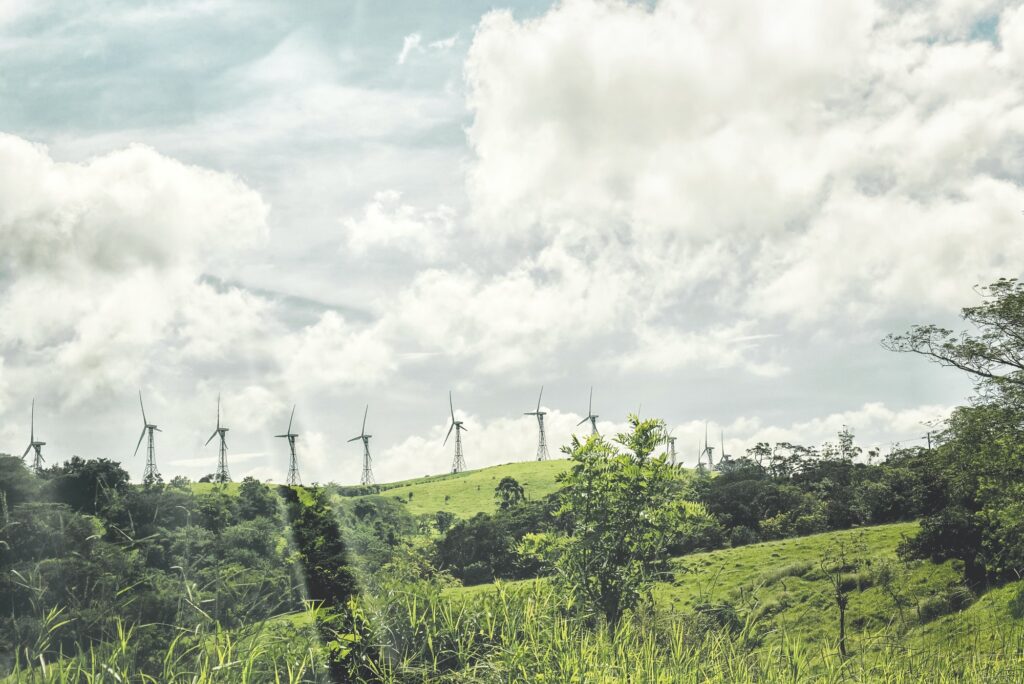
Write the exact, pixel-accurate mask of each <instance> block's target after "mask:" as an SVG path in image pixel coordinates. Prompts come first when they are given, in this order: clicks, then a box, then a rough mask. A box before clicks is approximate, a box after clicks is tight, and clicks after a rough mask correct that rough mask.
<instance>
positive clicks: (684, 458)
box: [671, 402, 953, 466]
mask: <svg viewBox="0 0 1024 684" xmlns="http://www.w3.org/2000/svg"><path fill="white" fill-rule="evenodd" d="M952 408H953V407H951V406H941V405H922V406H915V407H910V408H903V409H893V408H889V407H888V406H886V405H885V404H884V403H882V402H870V403H867V404H864V405H862V406H861V407H859V408H855V409H849V410H846V411H839V412H836V413H831V414H828V415H825V416H819V417H815V418H811V419H809V420H801V421H795V422H793V423H790V424H788V425H766V424H764V421H763V420H761V419H760V418H758V417H756V416H741V417H738V418H736V419H734V420H732V421H730V422H728V423H725V424H723V423H720V422H716V421H703V420H692V421H688V422H686V423H681V424H677V425H672V426H671V429H672V434H673V435H675V436H676V448H677V451H678V454H679V458H680V461H681V462H682V463H685V464H686V465H690V466H692V465H695V464H696V463H697V455H698V453H699V448H700V447H699V445H700V444H703V442H704V436H705V429H706V430H707V433H706V434H707V435H708V443H709V444H710V445H711V446H712V447H714V459H715V462H717V461H718V459H719V457H720V456H721V451H722V446H721V443H722V438H723V436H724V441H725V451H726V453H728V454H729V455H730V456H733V457H739V456H744V455H746V450H747V449H748V448H751V447H753V446H754V445H755V444H757V443H758V442H767V443H769V444H771V445H774V444H776V443H778V442H789V443H790V444H802V445H806V446H814V447H820V446H821V445H822V444H824V443H825V442H832V443H835V441H836V435H837V433H838V432H839V431H840V430H842V429H843V426H846V427H847V428H848V429H850V431H852V432H853V434H854V436H855V443H856V444H857V445H858V446H860V447H861V448H862V449H863V450H864V453H865V458H866V453H867V451H868V450H869V449H873V448H874V449H878V450H879V452H880V453H881V454H883V455H885V454H887V453H888V452H889V451H890V450H891V449H892V447H893V446H894V445H895V444H897V443H899V444H902V445H904V446H921V445H922V444H923V443H924V439H923V437H924V434H925V433H926V432H927V431H928V430H929V428H928V427H927V426H925V425H924V423H926V422H930V421H934V420H936V419H942V418H945V417H946V416H948V415H949V413H950V411H952Z"/></svg>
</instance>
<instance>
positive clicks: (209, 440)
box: [203, 430, 220, 446]
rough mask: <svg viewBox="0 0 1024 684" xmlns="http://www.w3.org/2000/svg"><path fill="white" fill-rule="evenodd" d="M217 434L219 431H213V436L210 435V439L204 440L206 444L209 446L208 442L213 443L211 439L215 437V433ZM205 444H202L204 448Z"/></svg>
mask: <svg viewBox="0 0 1024 684" xmlns="http://www.w3.org/2000/svg"><path fill="white" fill-rule="evenodd" d="M218 432H220V431H219V430H214V431H213V434H212V435H210V439H208V440H206V444H209V443H210V442H212V441H213V438H214V437H216V436H217V433H218ZM206 444H204V445H203V446H206Z"/></svg>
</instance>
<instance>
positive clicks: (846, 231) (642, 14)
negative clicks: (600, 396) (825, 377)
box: [466, 0, 1024, 347]
mask: <svg viewBox="0 0 1024 684" xmlns="http://www.w3.org/2000/svg"><path fill="white" fill-rule="evenodd" d="M1007 5H1008V3H996V2H959V1H958V2H946V3H940V4H912V5H909V6H903V5H886V4H882V3H875V2H869V1H868V2H865V1H863V0H843V1H841V2H832V3H824V4H823V3H817V2H793V3H787V4H785V5H782V6H771V7H768V6H766V5H760V4H757V3H750V2H745V1H743V0H727V1H726V2H717V3H712V4H707V3H705V4H700V5H697V4H694V3H691V2H687V1H686V0H662V2H659V3H657V4H656V5H655V6H654V7H648V6H646V5H644V4H640V3H626V2H618V1H616V0H576V1H575V2H566V3H562V4H559V5H557V6H556V7H555V8H554V9H552V10H551V11H549V12H548V13H546V14H545V15H543V16H541V17H539V18H536V19H529V20H524V21H518V20H516V19H515V18H513V16H512V14H511V13H510V12H507V11H499V12H492V13H491V14H488V15H487V16H486V17H485V18H484V19H483V20H482V22H481V24H480V27H479V29H478V31H477V33H476V35H475V37H474V40H473V44H472V46H471V48H470V50H469V55H468V58H467V63H466V76H467V81H468V83H469V87H470V94H469V104H470V107H471V110H472V112H473V117H474V118H473V123H472V125H471V126H470V129H469V141H470V144H471V146H472V148H473V151H474V153H475V156H476V158H475V161H474V164H473V165H472V166H471V168H470V170H469V185H468V189H469V197H470V200H471V212H470V220H469V223H470V225H475V226H479V227H481V229H482V230H485V231H486V233H487V235H488V237H489V238H491V239H504V240H505V241H509V242H512V243H521V244H531V243H533V242H536V241H538V240H540V241H544V242H547V243H552V242H553V243H555V244H562V245H564V246H565V247H566V248H567V249H569V250H586V249H613V250H618V256H619V258H620V264H621V266H622V270H623V271H625V276H624V278H625V279H628V280H630V281H632V283H633V285H632V286H631V288H630V289H631V290H632V291H643V290H648V291H654V292H657V293H658V295H659V296H658V297H657V298H654V299H653V301H651V302H650V304H649V306H648V309H647V310H646V311H645V312H644V320H643V322H644V323H648V324H649V327H648V328H646V329H647V330H648V331H650V330H651V329H653V326H654V324H655V322H656V321H657V319H658V317H659V315H661V314H664V313H667V312H668V311H670V310H671V308H674V307H676V306H679V305H683V306H685V304H686V302H687V301H692V297H693V294H694V293H693V289H692V288H693V286H694V283H695V282H700V283H702V285H703V286H704V287H705V288H707V289H712V290H714V291H715V292H716V293H717V295H716V296H719V297H721V298H722V300H723V301H722V302H721V303H723V304H726V305H730V306H732V307H734V312H735V314H736V315H737V317H743V318H750V317H755V318H756V317H758V316H761V315H763V314H768V315H781V316H784V317H786V319H795V320H796V321H797V322H798V323H799V322H810V321H812V320H816V319H817V320H821V319H828V320H831V321H832V322H833V323H834V324H837V325H843V323H842V321H843V318H844V317H845V316H847V315H848V314H850V313H855V314H856V315H857V316H859V317H863V316H869V317H874V316H878V315H882V314H885V313H888V312H893V311H899V312H908V311H911V310H915V311H916V310H918V308H919V305H920V303H921V302H922V301H924V302H925V303H926V304H927V305H928V306H929V307H930V308H934V309H939V310H942V311H952V310H955V309H956V308H957V307H958V306H959V305H960V304H961V303H962V297H960V296H953V293H954V292H956V293H962V294H967V295H969V294H970V285H972V284H973V283H974V282H978V281H979V280H982V281H983V280H985V279H988V278H992V277H995V276H996V275H1001V274H1011V275H1012V274H1015V273H1017V272H1018V271H1019V266H1014V264H1019V263H1020V262H1021V257H1022V256H1024V254H1022V251H1024V240H1021V239H1020V237H1019V226H1020V223H1019V218H1020V217H1019V211H1017V210H1018V209H1019V208H1020V207H1021V206H1024V202H1022V201H1021V200H1022V199H1024V198H1022V197H1021V193H1022V183H1024V164H1022V163H1021V161H1020V160H1021V158H1022V152H1024V101H1022V100H1021V97H1020V93H1021V92H1024V70H1022V69H1021V68H1020V62H1021V58H1020V53H1019V51H1018V48H1017V47H1016V46H1015V43H1014V41H1013V38H1014V37H1015V36H1016V35H1017V34H1018V33H1020V32H1021V31H1024V29H1021V28H1020V25H1021V24H1024V20H1021V19H1020V16H1021V8H1020V6H1019V3H1014V6H1007ZM1004 6H1005V9H1003V8H1004ZM1000 11H1002V14H1001V15H999V16H1000V19H999V27H1000V28H999V31H1000V35H1001V37H1002V39H1001V41H1000V42H999V43H994V42H990V41H989V40H987V39H986V37H985V36H984V33H983V32H982V33H980V34H979V33H977V31H976V29H977V26H978V22H979V21H982V20H985V19H986V18H992V17H995V16H997V13H998V12H1000ZM971 36H975V37H971ZM1007 38H1009V40H1007ZM1018 42H1019V41H1018ZM723 257H724V258H723ZM697 264H699V265H697ZM855 294H856V296H854V295H855ZM865 295H866V296H865ZM851 300H856V302H857V303H856V304H855V305H853V306H847V303H848V302H850V301H851ZM629 322H630V324H634V323H635V321H633V320H630V321H629ZM638 329H641V330H644V329H645V328H643V327H639V328H638ZM686 335H687V333H685V332H683V331H681V330H664V332H663V334H659V335H658V336H660V337H662V338H664V339H665V340H669V339H673V340H678V339H679V338H680V337H681V336H682V337H685V336H686ZM649 336H651V333H650V332H649ZM656 346H661V347H665V346H668V347H671V346H672V345H667V344H662V345H656Z"/></svg>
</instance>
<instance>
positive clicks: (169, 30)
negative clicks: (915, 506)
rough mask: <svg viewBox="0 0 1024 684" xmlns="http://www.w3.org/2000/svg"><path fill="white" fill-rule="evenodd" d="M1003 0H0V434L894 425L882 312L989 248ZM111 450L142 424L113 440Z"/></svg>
mask: <svg viewBox="0 0 1024 684" xmlns="http://www.w3.org/2000/svg"><path fill="white" fill-rule="evenodd" d="M1022 210H1024V6H1022V3H1021V2H1003V1H995V0H941V1H938V2H922V1H917V0H889V1H884V2H883V1H873V0H834V1H832V2H828V3H822V2H819V1H817V0H788V1H787V2H785V3H763V2H755V1H753V0H749V1H748V0H719V1H718V2H714V3H707V2H698V1H697V0H662V1H660V2H625V1H624V0H565V1H564V2H556V3H553V4H549V3H547V2H516V3H508V2H506V3H501V2H490V1H486V2H485V1H476V0H474V1H466V2H459V3H449V2H424V1H422V0H392V1H390V2H388V3H380V2H359V1H353V2H303V3H279V2H258V1H247V2H244V3H243V2H228V1H226V0H184V1H180V2H173V3H172V2H146V3H138V2H128V1H123V2H121V1H117V0H102V1H101V0H83V1H82V2H75V3H63V2H49V1H47V0H6V2H2V3H0V321H2V324H0V451H6V452H10V453H14V454H19V455H20V454H21V453H22V452H23V451H24V449H25V445H26V444H27V443H28V438H29V413H30V403H31V401H32V399H33V397H34V398H35V400H36V435H37V437H38V438H39V439H42V440H43V441H46V442H47V445H46V446H45V447H44V452H43V453H44V456H45V457H46V459H47V461H48V462H49V463H55V462H59V461H63V460H65V459H67V458H70V457H71V456H72V455H79V456H82V457H85V458H98V457H105V458H111V459H114V460H117V461H120V462H122V463H123V464H124V465H125V467H126V468H127V469H128V470H129V472H130V473H131V474H132V476H133V478H135V479H138V478H139V477H140V476H141V473H142V469H143V465H144V458H143V455H142V453H140V454H139V455H138V456H133V453H132V452H133V450H134V448H135V445H136V441H137V440H138V437H139V432H140V430H141V428H142V418H141V414H140V412H139V406H138V392H139V391H140V390H141V392H142V393H143V396H144V398H145V402H146V413H147V415H148V417H149V418H150V420H151V422H155V423H157V424H158V425H159V426H160V427H161V429H162V430H163V432H161V433H159V434H157V446H156V450H157V464H158V467H159V469H160V471H161V472H162V473H163V475H164V476H165V478H167V477H172V476H175V475H186V476H189V477H192V478H198V477H199V476H201V475H204V474H206V473H210V472H212V471H213V470H214V468H215V465H216V458H217V452H216V441H214V442H211V443H210V444H209V445H206V444H204V443H205V442H206V440H207V438H208V437H209V436H210V434H211V433H212V431H213V429H214V427H215V420H216V413H215V412H216V404H217V397H218V395H221V396H222V402H223V416H224V421H225V424H226V425H227V426H228V427H229V428H230V432H229V433H228V445H229V464H230V467H231V473H232V476H233V477H234V478H235V479H241V477H243V476H245V475H252V476H254V477H258V478H260V479H271V480H274V481H280V480H282V479H283V478H284V475H285V473H286V470H287V444H286V442H285V440H282V439H275V438H274V435H275V434H279V433H281V432H284V431H285V428H286V426H287V421H288V416H289V412H290V411H291V408H292V406H293V405H294V406H296V407H297V408H296V412H295V431H296V432H298V433H299V434H300V437H299V440H298V452H299V467H300V472H301V474H302V478H303V480H304V481H305V482H307V483H309V482H315V481H318V482H327V481H333V482H339V483H353V482H357V481H358V479H359V476H360V472H361V456H362V449H361V444H360V443H359V442H351V443H350V442H347V441H346V440H348V439H349V438H351V437H354V436H355V435H357V434H359V431H360V423H361V420H362V417H363V411H364V408H365V407H366V406H367V405H369V415H368V420H367V432H368V433H370V434H372V435H373V437H372V440H371V449H372V452H373V455H374V471H375V475H376V477H377V479H378V481H388V480H395V479H402V478H406V477H413V476H419V475H423V474H428V473H440V472H445V471H447V470H448V469H449V468H450V466H451V461H452V448H451V447H452V444H451V443H450V442H449V444H448V445H447V446H443V445H442V441H443V439H444V436H445V432H446V430H447V427H448V422H449V421H450V417H449V409H448V392H449V390H451V391H452V392H453V396H454V403H455V407H456V415H457V416H458V417H459V419H460V420H464V421H465V424H466V427H467V428H468V432H467V433H466V434H465V436H464V441H465V454H466V461H467V464H468V466H469V467H470V468H475V467H482V466H485V465H492V464H497V463H504V462H509V461H515V460H524V459H530V458H533V457H534V455H535V453H536V440H537V426H536V421H535V419H534V418H533V417H531V416H524V415H523V413H524V412H526V411H531V410H533V408H534V407H535V406H536V402H537V395H538V392H539V390H540V387H541V385H543V386H544V394H543V399H542V406H543V407H544V409H545V410H547V411H548V414H547V416H546V420H547V429H548V439H549V444H550V445H551V446H550V448H551V451H552V452H553V453H554V452H556V451H557V450H558V448H559V447H560V446H561V445H563V444H565V443H567V442H568V440H569V438H570V435H571V434H572V433H573V432H574V431H576V430H584V429H585V426H584V427H580V428H577V427H576V424H577V423H578V421H580V419H582V418H583V417H584V416H585V415H586V414H587V402H588V393H589V391H590V388H591V387H593V393H594V412H595V413H597V414H598V415H599V416H600V418H599V428H600V429H601V431H602V432H603V433H607V434H614V433H615V432H616V431H618V430H621V429H623V425H624V422H625V419H626V416H627V414H628V413H630V412H639V413H640V414H641V416H643V417H660V418H663V419H665V420H666V421H667V423H668V424H669V425H670V426H671V428H672V429H673V434H675V435H676V436H677V438H678V439H677V448H678V449H679V452H680V453H679V456H680V457H681V458H682V460H683V461H684V462H685V463H689V464H692V463H694V462H695V461H696V457H697V445H698V442H699V441H700V439H701V438H702V437H703V435H704V432H705V425H707V426H708V428H707V429H708V433H709V434H710V435H711V441H712V443H716V444H717V443H719V442H721V441H722V440H723V438H724V443H725V449H726V452H728V453H730V454H733V455H740V454H742V453H743V452H744V450H745V449H746V448H747V447H750V446H753V444H754V443H755V442H757V441H768V442H776V441H790V442H795V443H804V444H820V443H822V442H823V441H825V440H828V439H831V438H833V437H834V435H835V433H836V431H838V430H839V429H841V428H842V426H843V425H848V426H849V427H850V428H851V429H852V430H853V432H854V433H855V434H856V435H857V441H858V443H859V444H861V446H863V447H865V449H867V448H870V447H879V448H880V449H881V450H882V452H883V453H884V452H885V451H887V450H889V449H890V448H891V447H892V445H893V443H901V444H907V445H911V444H918V443H921V442H919V441H916V440H920V439H921V438H922V436H923V435H924V433H925V431H926V430H927V429H928V428H927V427H926V426H925V423H928V422H929V421H934V420H936V419H939V418H941V417H942V416H944V415H947V414H948V412H949V410H950V409H951V407H953V406H956V405H958V404H962V403H963V402H964V401H965V400H966V399H967V398H968V397H969V396H970V394H971V384H970V382H969V381H968V380H967V379H965V378H963V377H960V376H958V375H957V374H956V373H955V372H953V371H950V370H947V369H943V368H940V367H938V366H935V365H932V364H929V363H927V362H925V361H924V360H922V359H919V358H916V357H915V358H910V357H906V356H900V355H896V354H892V353H890V352H887V351H885V350H884V349H883V348H882V346H881V344H880V340H881V339H882V338H883V337H884V336H885V335H886V334H887V333H890V332H900V331H904V330H906V329H907V328H908V327H909V326H911V325H913V324H916V323H933V322H934V323H939V324H943V325H947V326H950V327H955V326H957V324H958V320H959V319H958V316H957V314H958V311H959V309H960V308H961V307H963V306H969V305H972V304H975V303H977V302H978V301H979V296H978V293H977V292H976V291H975V287H976V286H977V285H979V284H985V283H988V282H991V281H992V280H994V279H996V278H998V277H1000V276H1007V277H1017V276H1020V275H1021V270H1022V264H1024V214H1022ZM142 451H144V450H142Z"/></svg>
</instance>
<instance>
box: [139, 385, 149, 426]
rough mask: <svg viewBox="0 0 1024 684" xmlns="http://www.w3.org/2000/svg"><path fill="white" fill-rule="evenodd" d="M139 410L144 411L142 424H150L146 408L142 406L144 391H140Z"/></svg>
mask: <svg viewBox="0 0 1024 684" xmlns="http://www.w3.org/2000/svg"><path fill="white" fill-rule="evenodd" d="M139 408H141V409H142V422H143V424H148V423H149V421H148V420H146V407H145V406H144V405H143V404H142V390H139Z"/></svg>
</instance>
